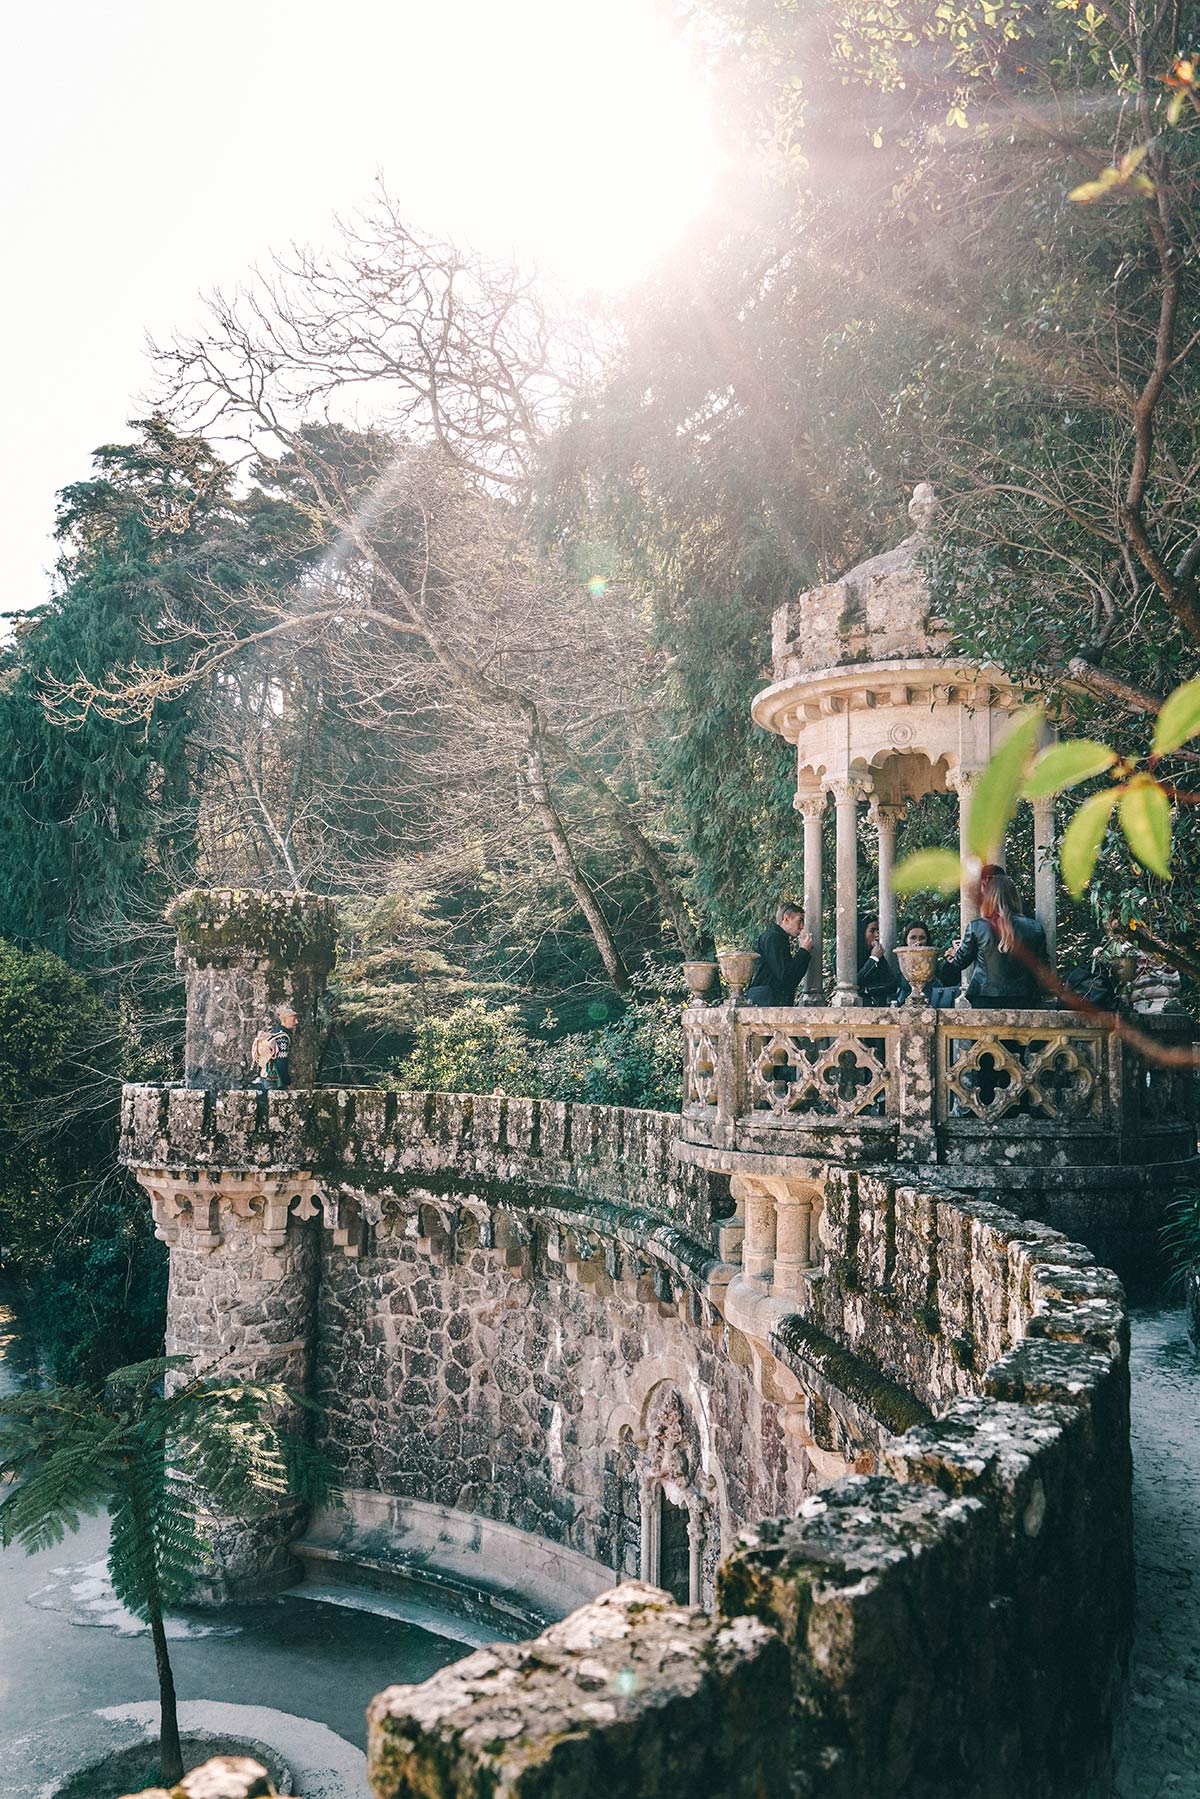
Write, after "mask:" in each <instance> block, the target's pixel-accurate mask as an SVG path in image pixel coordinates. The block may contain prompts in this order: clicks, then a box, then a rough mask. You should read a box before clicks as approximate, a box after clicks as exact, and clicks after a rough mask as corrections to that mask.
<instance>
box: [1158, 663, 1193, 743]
mask: <svg viewBox="0 0 1200 1799" xmlns="http://www.w3.org/2000/svg"><path fill="white" fill-rule="evenodd" d="M1198 732H1200V680H1196V681H1185V682H1184V684H1183V686H1182V687H1177V688H1176V689H1175V691H1174V693H1171V694H1168V695H1167V697H1166V699H1165V700H1164V701H1163V703H1162V705H1161V706H1160V707H1159V709H1158V717H1157V719H1156V720H1155V724H1154V741H1153V743H1152V744H1151V747H1150V753H1151V755H1153V756H1166V755H1169V754H1170V752H1171V751H1172V750H1177V749H1179V747H1180V746H1181V744H1185V743H1187V742H1188V741H1189V739H1191V738H1193V737H1195V736H1196V734H1197V733H1198Z"/></svg>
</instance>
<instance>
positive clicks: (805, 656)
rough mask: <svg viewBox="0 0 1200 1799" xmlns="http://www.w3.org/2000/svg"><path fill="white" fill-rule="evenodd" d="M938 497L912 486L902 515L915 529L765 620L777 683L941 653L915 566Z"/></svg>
mask: <svg viewBox="0 0 1200 1799" xmlns="http://www.w3.org/2000/svg"><path fill="white" fill-rule="evenodd" d="M936 510H937V495H936V494H935V493H934V491H933V488H932V487H931V486H930V485H929V483H928V481H922V482H920V483H919V484H918V485H917V487H916V488H914V490H913V497H912V499H911V501H910V502H909V507H908V515H909V517H910V519H911V520H912V522H913V524H914V525H915V527H916V529H915V530H914V531H913V533H912V535H911V536H910V537H906V538H905V539H904V541H903V543H899V544H897V545H896V548H895V549H894V550H885V551H884V553H883V554H882V555H881V556H871V557H870V558H868V560H867V561H866V562H860V563H859V564H858V566H857V568H852V569H851V570H850V571H849V573H847V574H845V575H843V576H842V577H841V578H840V580H837V581H830V582H828V583H826V585H825V586H823V587H814V588H811V589H810V590H809V592H808V593H802V594H800V595H799V596H798V597H797V598H796V599H794V600H789V601H788V602H787V603H786V604H785V605H783V606H780V607H779V609H778V610H777V612H776V613H775V615H774V617H773V619H772V621H771V660H772V664H773V672H774V678H775V680H776V681H784V680H787V679H788V678H789V677H791V676H795V675H801V674H812V673H814V672H816V671H817V670H819V669H827V668H838V667H842V666H844V665H845V664H847V663H856V662H891V661H894V660H897V659H903V660H906V661H907V660H909V659H910V658H913V657H925V656H930V657H941V656H944V655H945V654H946V652H947V650H948V649H949V647H950V636H949V632H948V631H947V629H946V626H945V625H944V624H943V623H942V621H941V620H940V619H935V618H933V617H932V616H931V614H930V602H929V586H928V583H927V581H926V579H925V574H924V570H923V569H922V567H921V552H922V551H923V550H924V549H925V547H926V545H927V543H928V538H927V536H926V532H927V530H928V526H929V521H930V519H931V518H932V516H933V514H934V512H935V511H936Z"/></svg>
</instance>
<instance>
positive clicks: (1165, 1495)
mask: <svg viewBox="0 0 1200 1799" xmlns="http://www.w3.org/2000/svg"><path fill="white" fill-rule="evenodd" d="M1130 1366H1131V1373H1132V1380H1133V1503H1134V1529H1135V1533H1136V1554H1137V1579H1138V1615H1137V1637H1136V1640H1135V1643H1134V1650H1133V1664H1132V1667H1131V1669H1130V1680H1129V1691H1128V1698H1127V1705H1126V1715H1125V1725H1124V1732H1123V1737H1122V1744H1121V1755H1120V1761H1119V1764H1118V1773H1117V1782H1116V1786H1115V1788H1114V1799H1200V1361H1198V1360H1197V1358H1196V1356H1195V1354H1194V1353H1193V1351H1192V1349H1191V1347H1190V1345H1189V1343H1188V1337H1187V1328H1186V1325H1185V1323H1184V1315H1183V1313H1182V1311H1179V1310H1164V1311H1149V1310H1141V1309H1139V1310H1136V1311H1135V1312H1134V1314H1133V1354H1132V1358H1131V1364H1130Z"/></svg>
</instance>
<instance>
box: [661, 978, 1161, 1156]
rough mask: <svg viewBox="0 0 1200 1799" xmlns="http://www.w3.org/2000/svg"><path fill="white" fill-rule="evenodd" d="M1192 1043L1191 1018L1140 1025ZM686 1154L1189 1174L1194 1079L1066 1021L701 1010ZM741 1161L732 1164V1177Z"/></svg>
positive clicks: (688, 1028)
mask: <svg viewBox="0 0 1200 1799" xmlns="http://www.w3.org/2000/svg"><path fill="white" fill-rule="evenodd" d="M1138 1027H1139V1030H1141V1031H1142V1032H1143V1033H1144V1034H1145V1035H1153V1037H1154V1038H1155V1040H1156V1041H1158V1042H1161V1043H1163V1044H1164V1045H1169V1046H1171V1047H1175V1046H1178V1045H1182V1044H1186V1043H1188V1042H1190V1040H1191V1038H1192V1036H1193V1034H1194V1027H1193V1026H1192V1024H1191V1021H1190V1020H1189V1019H1187V1018H1186V1017H1180V1018H1178V1019H1176V1018H1171V1017H1159V1018H1154V1019H1139V1020H1138ZM684 1037H685V1046H686V1047H685V1065H684V1096H683V1113H684V1119H685V1124H684V1129H683V1137H684V1140H685V1142H687V1143H691V1144H695V1145H698V1146H703V1147H708V1148H712V1149H719V1150H726V1151H735V1152H746V1153H749V1154H751V1155H754V1154H759V1155H762V1154H766V1155H822V1154H834V1155H836V1157H837V1158H838V1159H839V1160H845V1161H850V1162H855V1163H858V1164H864V1163H873V1164H876V1165H878V1164H880V1163H901V1164H910V1165H920V1164H923V1163H924V1164H932V1163H943V1164H946V1163H949V1164H954V1163H972V1162H975V1161H978V1160H980V1159H984V1160H987V1161H988V1162H990V1163H992V1164H993V1165H998V1166H1008V1167H1012V1166H1013V1165H1022V1166H1028V1167H1037V1166H1053V1165H1054V1163H1055V1162H1056V1160H1061V1159H1062V1154H1061V1152H1062V1151H1063V1150H1064V1149H1065V1150H1067V1151H1068V1153H1069V1159H1070V1161H1071V1163H1072V1164H1073V1165H1076V1166H1078V1165H1081V1164H1082V1165H1089V1164H1108V1165H1118V1166H1119V1165H1129V1164H1139V1163H1145V1162H1171V1161H1182V1160H1184V1159H1186V1158H1187V1157H1189V1156H1190V1155H1192V1154H1193V1153H1194V1149H1195V1076H1194V1074H1193V1072H1192V1071H1191V1070H1190V1069H1186V1068H1181V1067H1175V1066H1169V1065H1163V1064H1160V1063H1156V1062H1154V1061H1152V1060H1148V1059H1147V1058H1146V1057H1144V1056H1143V1055H1141V1054H1140V1053H1139V1052H1138V1051H1137V1050H1136V1049H1134V1048H1133V1047H1131V1045H1130V1044H1129V1043H1127V1042H1126V1041H1125V1040H1124V1039H1123V1038H1122V1036H1121V1035H1120V1033H1119V1032H1118V1031H1116V1030H1110V1029H1105V1028H1104V1027H1102V1026H1099V1025H1096V1024H1092V1023H1089V1022H1088V1021H1086V1020H1084V1019H1081V1018H1078V1017H1076V1016H1074V1015H1072V1014H1068V1013H1062V1012H1054V1011H1028V1010H1012V1011H1009V1010H988V1011H976V1010H969V1011H959V1010H944V1011H943V1010H938V1011H935V1010H933V1009H932V1008H923V1007H870V1008H862V1009H848V1010H847V1009H842V1008H837V1007H803V1008H771V1007H740V1008H736V1009H735V1008H730V1007H692V1008H690V1009H689V1010H688V1011H687V1012H685V1014H684ZM733 1165H734V1164H732V1163H731V1164H730V1166H733Z"/></svg>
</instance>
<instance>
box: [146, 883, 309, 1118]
mask: <svg viewBox="0 0 1200 1799" xmlns="http://www.w3.org/2000/svg"><path fill="white" fill-rule="evenodd" d="M167 916H168V918H169V919H170V921H171V923H172V924H173V925H174V926H175V928H176V930H177V932H178V934H179V943H178V947H177V948H176V951H175V965H176V967H177V968H179V969H181V970H182V971H183V974H184V977H185V979H186V982H187V1030H186V1038H185V1046H184V1065H185V1076H184V1078H185V1079H186V1081H187V1084H188V1086H189V1087H212V1088H216V1089H218V1090H220V1089H224V1088H229V1087H245V1086H249V1084H250V1082H251V1080H252V1078H253V1074H254V1071H253V1068H252V1066H251V1057H250V1050H251V1045H252V1044H253V1042H254V1039H255V1036H256V1035H257V1033H258V1032H259V1031H260V1030H262V1029H263V1028H264V1027H266V1026H269V1025H270V1024H272V1023H274V1022H276V1021H277V1019H278V1016H279V1012H280V1010H281V1008H283V1007H285V1006H291V1007H292V1008H293V1009H294V1010H295V1012H296V1014H297V1020H298V1022H297V1024H296V1027H295V1029H294V1030H293V1031H292V1033H291V1056H290V1069H289V1075H290V1084H291V1085H292V1086H293V1087H311V1086H313V1085H314V1083H315V1081H316V1073H317V1047H318V1037H317V1006H318V1004H319V1002H320V998H321V995H322V993H323V992H324V990H325V982H326V980H327V978H328V975H329V971H330V969H331V968H332V966H333V956H334V941H335V934H336V926H337V918H336V913H335V909H334V903H333V901H332V900H329V899H325V898H322V897H321V896H320V895H318V894H312V893H242V892H236V893H235V892H228V891H225V890H220V889H218V890H214V891H211V892H210V891H207V890H203V889H200V888H194V889H193V890H192V891H191V892H190V893H183V894H180V896H179V898H178V899H177V900H175V902H174V903H173V905H172V906H171V909H170V911H169V912H168V914H167Z"/></svg>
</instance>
